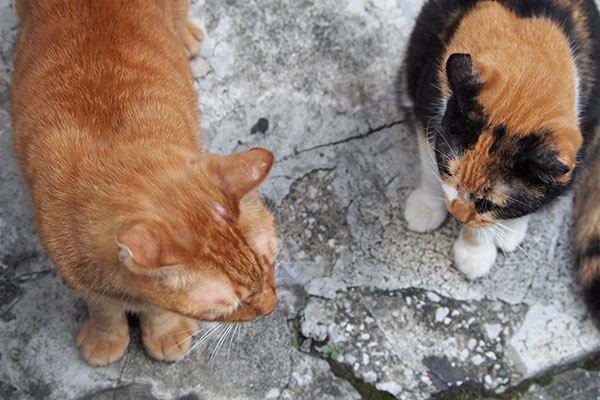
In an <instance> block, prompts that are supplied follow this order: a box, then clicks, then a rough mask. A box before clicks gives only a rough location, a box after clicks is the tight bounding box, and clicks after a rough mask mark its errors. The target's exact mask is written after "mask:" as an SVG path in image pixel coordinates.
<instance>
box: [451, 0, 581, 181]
mask: <svg viewBox="0 0 600 400" xmlns="http://www.w3.org/2000/svg"><path fill="white" fill-rule="evenodd" d="M454 53H465V54H470V55H471V57H472V59H473V61H474V65H475V69H476V70H477V72H478V73H479V74H480V75H481V77H482V79H483V81H484V86H483V89H482V91H481V93H480V94H479V96H478V97H477V101H478V102H479V103H480V104H481V105H482V106H483V108H484V112H485V113H486V115H487V116H488V117H489V123H490V125H499V124H502V125H504V126H506V127H507V128H508V131H509V132H510V133H511V134H522V135H526V134H529V133H530V132H532V131H536V130H540V129H547V130H552V131H553V134H554V138H553V139H550V141H549V144H551V145H553V146H554V148H555V149H556V150H558V151H559V153H560V157H561V159H562V161H563V162H564V163H565V164H566V165H567V166H568V167H569V168H571V169H572V168H573V167H574V165H575V154H576V153H577V151H578V150H579V148H580V147H581V144H582V136H581V134H580V132H579V131H578V129H577V128H576V127H577V126H578V120H577V110H576V90H577V88H576V87H575V86H576V67H575V62H574V59H573V55H572V53H571V49H570V47H569V44H568V42H567V39H566V37H565V36H564V34H563V32H562V31H561V29H560V28H559V27H558V26H557V25H556V24H555V23H554V22H553V21H551V20H549V19H544V18H518V17H517V15H516V14H514V13H513V12H511V11H510V10H509V9H507V8H506V7H504V6H502V5H501V4H499V3H497V2H491V1H490V2H481V3H479V5H478V6H477V7H476V8H475V9H474V10H473V11H471V12H470V13H468V14H467V15H466V16H465V17H464V18H463V20H462V21H461V23H460V25H459V27H458V29H457V31H456V33H455V35H454V36H453V38H452V41H451V42H450V43H449V45H448V47H447V49H446V54H445V56H444V58H443V60H444V62H443V64H442V65H445V63H446V60H448V58H449V57H450V55H452V54H454ZM440 74H442V79H440V81H441V82H442V93H444V94H445V95H446V96H448V95H449V88H448V84H447V79H446V77H445V71H440ZM556 77H560V79H557V78H556Z"/></svg>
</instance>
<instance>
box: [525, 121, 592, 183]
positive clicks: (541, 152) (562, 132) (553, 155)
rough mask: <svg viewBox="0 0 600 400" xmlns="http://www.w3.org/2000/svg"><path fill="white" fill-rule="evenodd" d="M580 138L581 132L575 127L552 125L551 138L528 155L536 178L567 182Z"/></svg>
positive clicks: (549, 181)
mask: <svg viewBox="0 0 600 400" xmlns="http://www.w3.org/2000/svg"><path fill="white" fill-rule="evenodd" d="M582 140H583V139H582V136H581V133H580V132H579V130H578V129H577V128H575V127H572V126H569V125H560V126H556V127H554V129H553V133H552V139H550V140H549V141H548V142H547V143H545V144H544V145H542V146H541V147H539V148H537V149H536V150H535V151H534V152H533V153H532V155H530V156H529V157H528V158H529V166H530V169H531V171H532V172H533V174H534V175H535V176H536V177H537V179H539V180H541V181H542V182H544V183H546V184H554V183H557V182H558V183H566V182H568V180H569V179H570V178H571V172H572V171H573V169H574V168H575V166H576V157H577V152H578V151H579V149H580V147H581V143H582Z"/></svg>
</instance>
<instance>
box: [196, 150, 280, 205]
mask: <svg viewBox="0 0 600 400" xmlns="http://www.w3.org/2000/svg"><path fill="white" fill-rule="evenodd" d="M209 156H210V157H204V159H203V162H202V164H203V165H204V167H205V168H206V172H207V173H208V174H209V176H210V177H211V178H212V179H213V181H214V182H215V184H216V185H217V186H218V187H219V188H220V189H221V190H222V191H223V193H224V194H225V195H226V196H228V197H230V198H232V199H233V200H234V201H235V202H239V201H240V200H241V198H242V197H244V195H246V193H248V192H249V191H251V190H252V189H255V188H257V187H258V186H259V185H260V184H261V183H262V182H263V181H264V180H265V179H266V178H267V176H269V172H271V168H272V167H273V162H274V161H275V156H273V153H271V152H270V151H269V150H266V149H263V148H260V147H255V148H253V149H250V150H248V151H243V152H241V153H235V154H231V155H228V156H218V155H214V154H211V155H209Z"/></svg>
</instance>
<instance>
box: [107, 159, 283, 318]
mask: <svg viewBox="0 0 600 400" xmlns="http://www.w3.org/2000/svg"><path fill="white" fill-rule="evenodd" d="M273 159H274V158H273V155H272V154H271V153H270V152H269V151H267V150H265V149H261V148H254V149H252V150H249V151H246V152H242V153H236V154H232V155H229V156H218V155H214V154H202V155H200V156H199V157H198V156H197V157H196V158H195V159H190V160H188V162H187V170H186V171H185V172H181V171H180V170H178V171H176V170H173V171H172V174H171V175H169V174H167V175H164V176H162V177H161V178H160V179H155V180H153V182H154V183H153V184H152V187H150V188H149V189H148V192H149V193H150V194H149V195H148V196H147V197H145V198H144V199H143V200H141V202H142V203H144V205H143V208H142V209H141V211H140V212H138V213H137V214H136V215H133V216H131V218H129V219H128V221H127V222H126V223H124V224H123V229H122V231H121V232H119V233H118V235H117V236H116V238H115V242H116V247H115V248H114V251H115V253H118V257H119V260H120V262H121V263H122V264H123V265H124V267H125V268H126V270H127V272H128V276H129V277H130V278H129V279H131V282H130V283H127V282H125V284H126V285H129V288H130V289H131V292H133V293H137V294H139V295H140V296H141V297H142V298H143V299H144V300H145V301H146V302H148V303H150V304H153V305H155V306H158V307H161V308H165V309H168V310H171V311H175V312H177V313H180V314H183V315H186V316H190V317H193V318H197V319H200V320H209V321H215V320H216V321H247V320H252V319H254V318H256V317H258V316H260V315H266V314H269V313H270V312H271V311H272V310H273V309H274V308H275V306H276V304H277V297H276V294H275V278H274V268H275V259H276V257H277V254H278V251H279V246H278V241H277V237H276V232H275V228H274V226H273V216H272V215H271V214H270V212H269V211H268V210H267V209H266V207H265V205H264V203H263V202H262V200H261V199H260V198H259V196H258V194H257V192H256V188H257V187H258V186H259V185H260V184H261V183H262V182H263V181H264V180H265V179H266V177H267V176H268V174H269V172H270V170H271V167H272V165H273ZM122 284H123V283H122Z"/></svg>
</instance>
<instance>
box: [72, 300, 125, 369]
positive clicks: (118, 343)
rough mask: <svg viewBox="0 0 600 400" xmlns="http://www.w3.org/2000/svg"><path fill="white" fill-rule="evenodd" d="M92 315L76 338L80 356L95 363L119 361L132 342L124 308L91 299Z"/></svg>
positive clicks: (89, 305) (90, 309)
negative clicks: (130, 341)
mask: <svg viewBox="0 0 600 400" xmlns="http://www.w3.org/2000/svg"><path fill="white" fill-rule="evenodd" d="M88 311H89V315H90V316H89V318H88V320H86V321H85V322H84V323H83V325H81V328H80V329H79V333H77V336H76V337H75V344H76V345H77V347H79V351H80V353H81V357H82V358H83V359H84V360H85V361H87V363H88V364H90V365H93V366H102V365H107V364H110V363H112V362H114V361H117V360H119V359H120V358H121V357H123V354H125V349H127V345H128V344H129V326H128V325H127V318H126V317H125V312H124V311H123V308H122V307H120V306H119V305H117V304H113V303H111V302H103V301H99V300H97V299H96V300H91V301H88Z"/></svg>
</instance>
